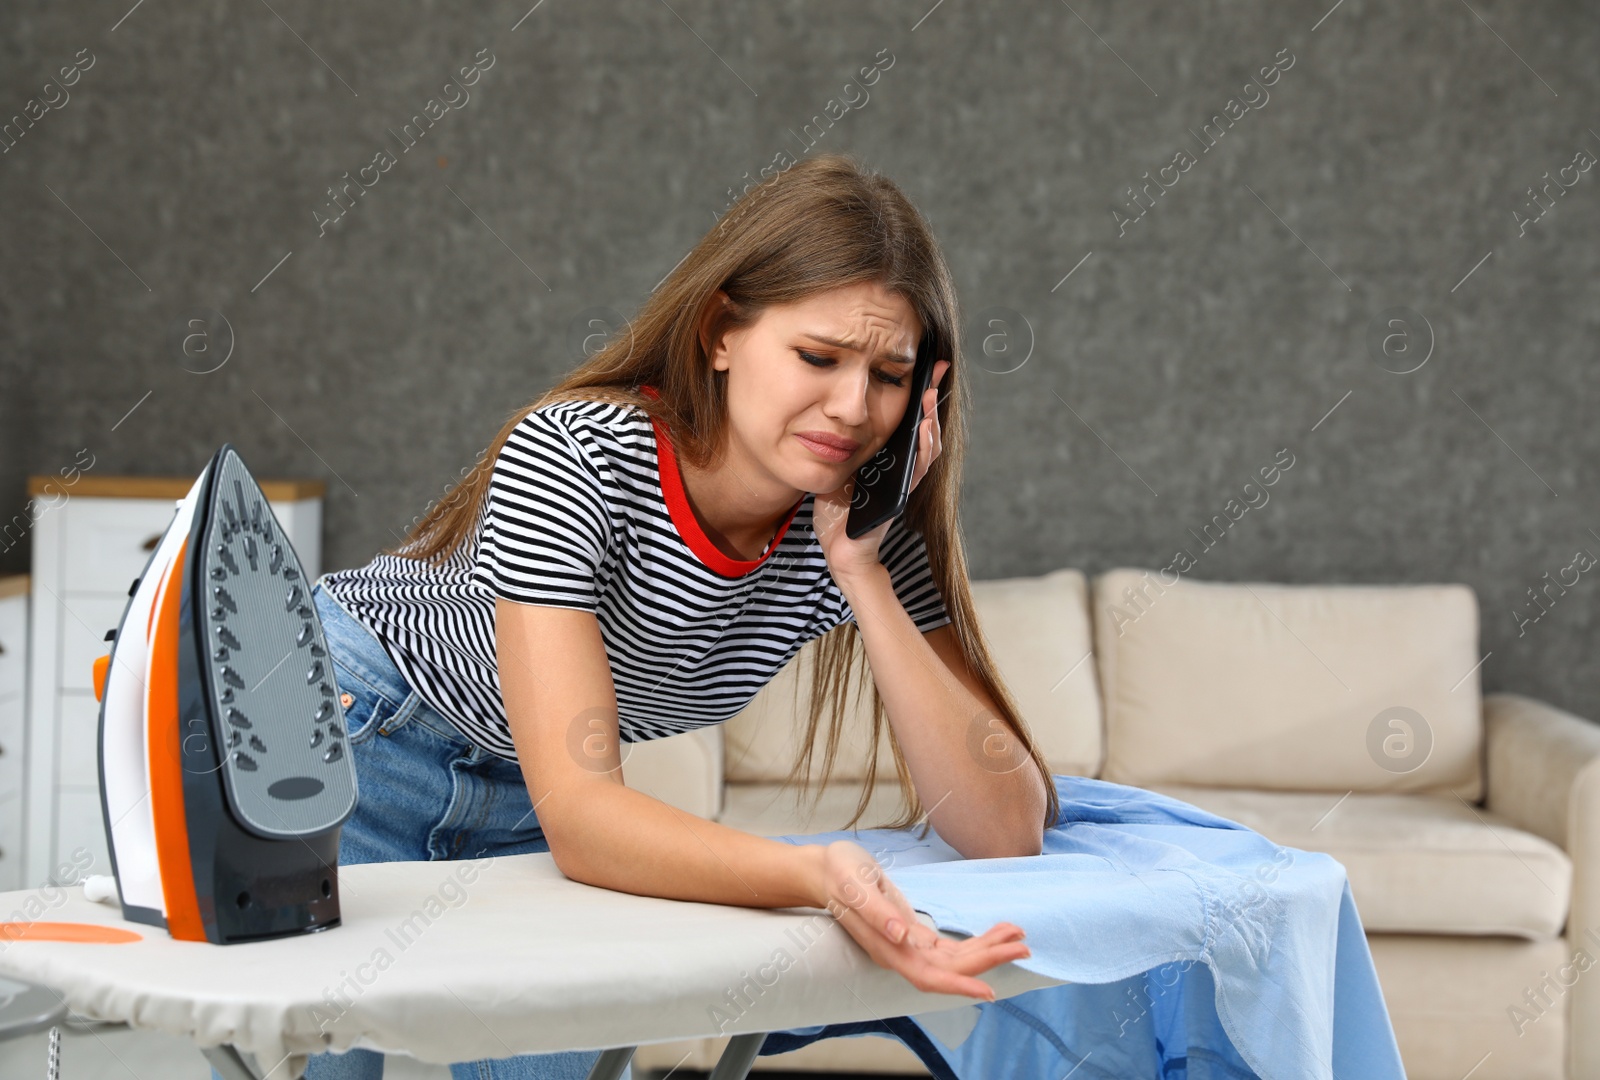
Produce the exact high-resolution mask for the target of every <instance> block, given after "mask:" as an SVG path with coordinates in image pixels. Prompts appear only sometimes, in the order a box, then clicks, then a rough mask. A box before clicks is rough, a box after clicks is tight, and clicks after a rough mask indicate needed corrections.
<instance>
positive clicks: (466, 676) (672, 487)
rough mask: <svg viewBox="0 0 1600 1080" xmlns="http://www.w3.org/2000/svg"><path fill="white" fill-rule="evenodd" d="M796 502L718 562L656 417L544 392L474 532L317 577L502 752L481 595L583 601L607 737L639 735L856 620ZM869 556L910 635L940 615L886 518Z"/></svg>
mask: <svg viewBox="0 0 1600 1080" xmlns="http://www.w3.org/2000/svg"><path fill="white" fill-rule="evenodd" d="M658 455H659V457H658ZM812 498H813V496H812V495H811V494H810V493H809V492H808V493H807V494H806V495H804V496H803V497H802V498H801V499H800V501H799V502H797V503H796V504H795V506H794V507H793V509H791V510H790V511H789V515H788V518H787V520H786V521H785V522H784V523H783V524H782V526H781V527H780V528H779V530H778V533H777V535H776V536H775V537H774V538H773V541H772V543H770V544H769V545H768V547H767V550H766V552H765V553H763V555H762V556H761V557H760V558H758V559H753V560H741V559H734V558H730V557H729V556H728V555H726V554H724V553H723V552H722V551H721V550H719V549H718V548H717V547H716V546H715V545H714V544H712V542H711V541H710V540H709V539H708V538H707V537H706V535H705V532H704V531H703V530H702V529H701V528H700V525H699V522H698V521H697V520H696V518H695V516H694V512H693V510H692V509H691V507H690V506H689V502H688V499H687V497H686V496H685V494H684V489H683V479H682V474H681V473H680V472H679V471H678V464H677V459H676V457H675V456H674V454H673V451H672V444H671V442H670V438H669V434H668V432H667V430H666V428H665V427H664V426H662V425H660V424H657V423H655V421H654V420H653V419H652V418H651V417H650V416H649V414H648V413H646V412H644V410H642V409H639V408H637V407H635V406H632V405H627V404H618V403H613V402H602V401H587V400H583V401H556V402H551V403H549V404H547V405H544V406H542V407H540V408H539V409H536V410H534V411H533V412H531V413H529V414H528V415H527V416H525V417H524V418H523V419H522V420H521V421H519V422H518V424H517V425H516V427H515V428H513V429H512V431H511V433H510V435H509V436H508V437H507V439H506V442H505V444H504V446H503V447H502V449H501V451H500V453H499V454H498V455H497V457H496V458H495V462H494V467H493V472H492V475H491V476H490V480H489V486H488V489H487V492H486V493H485V497H484V500H483V504H482V508H481V510H480V512H479V515H478V520H477V522H476V526H475V534H474V535H473V537H472V538H471V539H470V541H469V543H467V544H465V545H463V546H462V547H461V548H458V549H457V550H456V551H455V552H454V553H453V554H452V555H451V557H450V558H449V559H448V560H447V561H446V562H444V563H443V564H442V565H440V566H437V567H434V566H431V565H429V564H428V563H427V562H426V561H424V560H417V559H409V558H405V557H403V556H398V555H383V554H380V555H378V556H376V557H374V558H373V559H372V561H371V562H369V563H368V564H367V565H365V566H362V567H355V568H351V569H347V570H339V571H336V572H333V573H331V574H326V575H324V576H323V578H322V579H321V580H322V584H323V587H324V588H326V589H327V590H328V591H329V592H330V593H332V594H333V596H334V597H335V598H336V599H337V600H338V601H339V602H340V603H342V604H343V605H344V607H345V608H346V609H348V610H349V611H350V613H351V614H352V615H354V616H355V617H356V618H357V619H359V620H360V621H361V622H362V623H363V624H364V625H365V626H366V627H368V628H369V629H370V630H372V631H373V633H374V634H375V635H376V636H377V638H378V639H379V640H380V641H381V642H382V643H383V645H384V648H385V650H386V651H387V652H388V653H389V655H390V657H391V658H392V659H393V660H394V662H395V666H396V667H397V668H399V670H400V673H401V674H402V675H403V676H404V678H405V680H406V682H407V683H408V684H409V685H410V686H411V687H412V688H413V689H415V690H416V691H417V692H418V693H419V694H420V695H421V696H422V699H423V700H424V701H426V702H427V703H428V704H429V705H431V706H433V707H434V708H435V709H437V710H438V711H439V712H440V713H441V714H442V715H444V716H445V717H446V718H447V719H449V720H450V721H451V722H452V723H453V724H455V726H456V727H457V728H458V729H459V730H460V731H461V733H462V734H463V735H465V736H466V737H467V738H468V739H470V740H471V741H472V742H474V743H476V744H477V745H479V746H482V747H483V748H484V749H486V750H489V751H490V752H492V753H494V754H496V755H498V756H500V757H503V758H508V759H510V760H516V756H517V754H516V747H515V745H514V744H513V743H512V741H511V735H510V731H509V729H508V727H507V725H506V715H505V704H504V700H503V699H502V697H501V693H500V680H499V674H498V670H497V663H496V656H495V638H494V624H495V609H494V602H495V597H496V596H504V597H506V598H507V599H508V600H513V601H517V602H520V603H529V604H546V605H553V606H556V607H565V608H576V609H579V610H582V611H589V612H593V613H594V615H595V616H596V618H597V620H598V622H599V624H600V631H601V634H602V636H603V638H604V641H605V648H606V655H607V657H608V659H609V661H610V667H611V677H612V682H613V684H614V686H615V688H616V697H617V709H618V722H619V736H620V738H621V739H622V741H623V742H629V743H633V742H644V741H647V740H650V739H659V738H662V737H665V736H668V735H674V734H677V733H679V732H683V731H688V730H691V729H693V728H698V727H704V726H706V725H708V724H716V723H720V722H722V721H724V720H727V719H728V718H729V717H732V716H734V715H736V714H738V712H739V711H740V710H741V709H743V708H744V707H745V705H746V704H747V703H748V702H749V701H750V699H751V698H752V697H754V696H755V694H756V692H757V691H758V690H760V689H761V687H762V686H764V685H766V683H767V682H768V681H769V680H770V679H771V678H772V677H773V676H774V675H776V674H777V673H778V671H779V670H781V669H782V668H783V666H784V665H785V664H786V663H788V662H789V660H790V659H791V658H792V657H793V656H794V655H795V653H797V652H798V651H799V650H800V647H801V646H802V645H804V644H805V643H806V642H808V641H810V640H811V639H813V638H816V637H819V636H821V635H822V634H824V633H826V632H828V631H829V630H831V629H833V628H834V627H836V626H838V625H840V624H841V623H843V622H845V621H846V620H853V619H854V618H855V614H854V612H852V611H851V610H850V604H849V602H848V601H847V600H846V599H845V597H844V594H843V593H841V592H840V591H839V588H838V586H837V585H836V584H835V583H834V580H833V577H832V575H831V574H829V572H828V565H827V559H826V557H825V556H824V555H823V551H822V545H821V543H820V542H819V541H818V539H817V535H816V532H815V531H814V529H813V527H812V518H811V509H812ZM879 558H880V559H881V560H882V562H883V563H884V565H885V566H886V567H887V568H888V570H889V575H890V578H891V580H892V581H893V584H894V591H895V594H896V595H897V596H898V597H899V599H900V602H901V603H902V604H903V605H904V606H905V609H906V612H907V613H908V614H909V615H910V617H911V619H912V621H913V622H914V623H915V624H916V625H917V627H918V629H919V630H922V631H928V630H932V629H934V628H935V627H939V626H943V625H945V624H946V623H948V622H950V616H949V614H948V612H947V611H946V609H945V606H944V600H943V598H942V597H941V596H940V595H939V590H938V587H937V585H936V584H935V582H934V580H933V575H932V571H931V569H930V567H929V565H928V555H927V550H926V548H925V547H924V546H923V541H922V537H921V536H920V535H918V534H917V533H915V532H913V531H912V530H911V529H910V528H908V527H907V526H906V524H905V520H904V517H903V516H902V517H898V518H896V519H894V521H893V523H892V524H891V525H890V526H889V531H888V532H887V533H886V534H885V536H884V540H883V544H882V546H881V547H880V549H879ZM530 663H531V664H533V665H534V666H535V670H537V664H538V658H537V657H533V658H530Z"/></svg>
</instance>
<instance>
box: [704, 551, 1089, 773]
mask: <svg viewBox="0 0 1600 1080" xmlns="http://www.w3.org/2000/svg"><path fill="white" fill-rule="evenodd" d="M1088 592H1089V590H1088V582H1087V580H1086V579H1085V577H1084V575H1083V574H1082V572H1080V571H1078V570H1070V569H1068V570H1055V571H1052V572H1050V573H1048V574H1043V575H1040V576H1038V577H1021V578H1003V579H996V580H990V581H974V582H973V583H972V602H973V605H974V607H975V608H976V609H977V614H978V625H979V626H980V627H981V628H982V630H983V635H984V638H985V639H986V640H987V641H988V643H989V652H990V655H991V656H993V657H994V660H995V664H996V665H997V666H998V667H999V669H1000V677H1001V679H1002V680H1004V682H1005V684H1006V686H1007V687H1008V688H1009V689H1010V691H1011V694H1012V696H1013V697H1014V698H1016V701H1017V706H1018V708H1019V709H1020V710H1021V712H1022V717H1023V720H1024V721H1025V722H1026V723H1027V725H1028V729H1029V730H1030V731H1031V732H1032V733H1033V736H1034V738H1035V739H1036V740H1037V741H1038V743H1039V745H1040V748H1041V749H1042V750H1043V752H1044V756H1045V760H1046V761H1048V762H1049V763H1050V769H1051V771H1052V772H1057V773H1070V774H1073V775H1078V776H1095V775H1098V773H1099V769H1100V758H1101V752H1102V751H1101V745H1102V743H1101V718H1100V688H1099V684H1098V682H1097V680H1096V673H1095V667H1094V661H1093V659H1092V658H1090V656H1089V652H1090V624H1089V596H1088ZM816 650H817V642H815V641H813V642H810V643H808V644H807V645H806V646H805V647H804V648H803V649H801V650H800V653H799V655H797V656H796V657H795V658H794V659H793V660H791V661H790V662H789V663H788V664H787V665H785V666H784V668H783V670H781V671H780V672H778V674H777V675H776V676H775V677H774V678H773V679H772V681H770V682H769V683H767V685H766V686H764V687H762V688H761V690H760V692H759V693H757V694H756V696H755V697H754V698H753V699H752V700H751V702H750V704H749V705H747V706H746V707H745V708H744V709H743V710H742V711H741V712H740V713H739V714H738V715H737V716H734V717H733V718H731V719H729V720H728V721H727V722H726V723H725V724H724V725H723V728H724V738H725V740H726V746H727V762H726V764H727V777H728V779H729V780H730V781H732V782H735V783H738V782H756V781H771V780H778V781H781V780H784V779H785V778H787V777H788V775H789V770H790V768H791V766H792V765H793V763H794V761H795V758H796V755H797V753H798V751H799V739H800V735H801V732H802V724H803V722H804V719H805V716H806V710H807V708H808V707H809V704H810V700H811V694H810V687H811V672H812V663H813V662H814V660H815V655H816ZM802 663H803V668H802ZM863 664H864V659H862V660H858V661H857V669H856V670H857V671H858V672H859V671H862V670H864V668H863ZM802 674H803V682H804V685H803V686H802V685H799V683H800V682H801V678H800V676H801V675H802ZM847 705H848V709H849V712H848V720H847V722H846V724H845V729H844V731H843V732H842V733H841V736H840V742H839V752H838V756H837V757H836V758H835V760H834V771H833V775H834V776H835V777H837V778H840V779H844V780H860V779H862V778H864V777H865V776H866V775H867V738H866V736H867V733H868V732H869V731H870V730H871V724H872V714H871V696H870V694H867V695H864V696H863V695H858V694H856V693H855V691H854V689H852V692H851V694H850V695H849V697H848V699H847ZM820 723H821V724H822V725H823V726H824V727H825V726H826V724H827V723H828V711H827V709H826V708H824V710H823V714H822V719H821V721H820ZM825 739H826V735H825V734H823V733H819V736H818V749H817V755H816V758H815V761H814V764H813V773H814V775H820V769H821V762H822V756H821V751H822V744H823V741H824V740H825ZM877 775H878V776H879V777H880V778H882V779H886V780H891V781H892V780H895V779H896V777H895V771H894V756H893V754H892V753H891V752H890V750H889V743H888V737H887V733H886V732H885V734H884V735H883V736H882V737H880V739H879V744H878V768H877Z"/></svg>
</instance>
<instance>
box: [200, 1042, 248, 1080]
mask: <svg viewBox="0 0 1600 1080" xmlns="http://www.w3.org/2000/svg"><path fill="white" fill-rule="evenodd" d="M200 1052H201V1053H202V1054H204V1055H205V1056H206V1060H207V1061H209V1062H211V1067H212V1068H213V1069H216V1070H217V1072H218V1073H219V1074H221V1076H222V1080H261V1076H260V1074H259V1073H258V1072H256V1070H255V1067H254V1066H252V1065H249V1064H247V1063H246V1061H245V1058H244V1055H242V1054H240V1053H239V1051H238V1050H236V1049H234V1046H233V1044H232V1043H223V1044H222V1045H221V1046H203V1047H201V1048H200Z"/></svg>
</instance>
